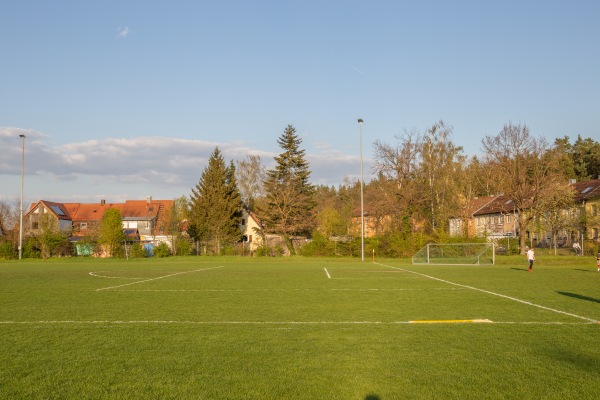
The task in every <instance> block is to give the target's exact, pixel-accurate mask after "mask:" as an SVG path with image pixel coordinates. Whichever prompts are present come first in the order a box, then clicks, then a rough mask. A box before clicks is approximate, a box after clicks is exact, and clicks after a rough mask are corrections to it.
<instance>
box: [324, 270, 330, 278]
mask: <svg viewBox="0 0 600 400" xmlns="http://www.w3.org/2000/svg"><path fill="white" fill-rule="evenodd" d="M323 269H324V270H325V273H326V274H327V279H331V275H329V271H327V268H323Z"/></svg>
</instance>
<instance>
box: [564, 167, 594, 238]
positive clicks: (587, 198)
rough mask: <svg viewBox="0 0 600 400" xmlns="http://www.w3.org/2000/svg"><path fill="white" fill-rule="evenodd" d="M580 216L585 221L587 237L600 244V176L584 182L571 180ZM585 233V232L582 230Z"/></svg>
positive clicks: (584, 228)
mask: <svg viewBox="0 0 600 400" xmlns="http://www.w3.org/2000/svg"><path fill="white" fill-rule="evenodd" d="M571 187H572V188H573V195H574V200H575V204H576V205H577V208H578V211H577V212H578V216H579V217H580V220H581V221H585V224H584V226H582V227H581V228H582V229H583V231H584V232H585V233H586V235H585V239H587V240H592V241H595V242H596V244H600V237H599V234H600V177H599V179H592V180H589V181H582V182H573V181H572V182H571ZM582 233H583V232H582Z"/></svg>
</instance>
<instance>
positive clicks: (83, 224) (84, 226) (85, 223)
mask: <svg viewBox="0 0 600 400" xmlns="http://www.w3.org/2000/svg"><path fill="white" fill-rule="evenodd" d="M79 229H81V230H85V229H87V222H82V223H81V224H79Z"/></svg>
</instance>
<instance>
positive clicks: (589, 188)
mask: <svg viewBox="0 0 600 400" xmlns="http://www.w3.org/2000/svg"><path fill="white" fill-rule="evenodd" d="M593 188H594V187H593V186H589V187H586V188H585V189H583V191H582V192H581V194H586V193H587V192H589V191H590V190H592V189H593Z"/></svg>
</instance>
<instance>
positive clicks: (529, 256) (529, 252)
mask: <svg viewBox="0 0 600 400" xmlns="http://www.w3.org/2000/svg"><path fill="white" fill-rule="evenodd" d="M527 260H529V272H532V271H533V262H534V261H535V252H534V251H533V247H532V248H530V249H529V250H527Z"/></svg>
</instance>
